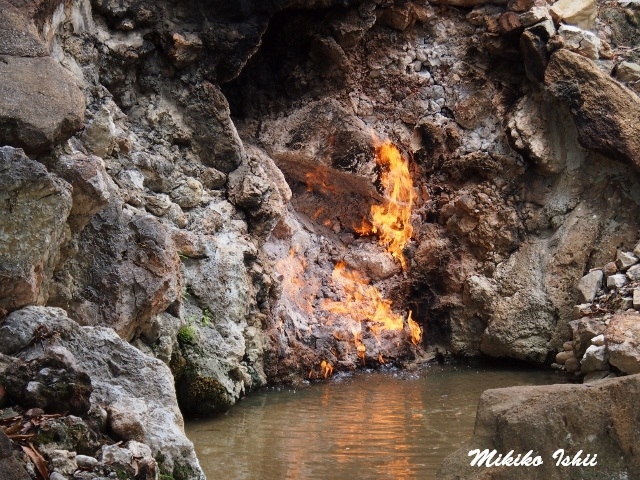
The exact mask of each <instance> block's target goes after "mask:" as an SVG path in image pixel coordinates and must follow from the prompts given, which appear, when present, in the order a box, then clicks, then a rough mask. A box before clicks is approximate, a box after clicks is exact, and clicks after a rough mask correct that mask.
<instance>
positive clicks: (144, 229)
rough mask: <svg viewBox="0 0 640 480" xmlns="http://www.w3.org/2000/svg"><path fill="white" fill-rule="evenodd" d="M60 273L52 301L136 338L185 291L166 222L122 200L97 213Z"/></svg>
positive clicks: (82, 317) (86, 319) (82, 319)
mask: <svg viewBox="0 0 640 480" xmlns="http://www.w3.org/2000/svg"><path fill="white" fill-rule="evenodd" d="M77 242H78V245H79V247H78V251H77V253H76V255H75V256H74V257H73V258H70V259H69V260H68V261H67V262H66V263H65V265H64V267H63V268H62V269H61V273H60V274H59V277H58V278H60V279H62V281H61V282H57V283H56V284H55V286H54V290H53V292H52V293H53V294H52V298H51V302H50V303H51V304H52V305H57V306H60V307H63V308H65V309H66V310H67V311H68V312H69V313H70V315H71V316H72V317H74V318H76V319H77V320H78V321H79V322H81V323H88V324H92V325H103V326H110V327H112V328H113V329H114V330H115V331H116V332H118V334H119V335H120V336H121V337H123V338H125V339H131V338H133V337H134V336H136V335H139V333H140V331H141V330H144V329H145V328H146V324H148V323H149V321H150V320H151V318H152V317H154V316H155V315H156V314H158V313H161V312H163V311H164V310H166V309H167V307H168V306H169V305H170V304H171V303H173V302H175V301H176V300H177V299H178V298H179V296H180V292H181V276H180V264H179V259H178V255H177V254H176V252H175V247H174V246H173V242H172V241H171V238H170V237H169V235H168V234H167V232H166V230H165V228H164V227H163V226H162V224H160V223H159V222H158V221H157V220H156V219H155V218H154V217H152V216H151V215H148V214H147V215H145V214H143V213H142V212H137V211H135V210H132V209H128V208H126V206H124V205H122V203H121V202H120V201H117V200H114V201H111V202H110V204H109V206H108V207H106V208H105V209H104V210H102V211H101V212H100V213H99V214H97V215H95V216H94V217H93V218H92V220H91V222H90V223H89V224H88V225H87V226H86V228H85V229H84V230H83V231H82V233H81V234H80V236H79V238H78V239H77Z"/></svg>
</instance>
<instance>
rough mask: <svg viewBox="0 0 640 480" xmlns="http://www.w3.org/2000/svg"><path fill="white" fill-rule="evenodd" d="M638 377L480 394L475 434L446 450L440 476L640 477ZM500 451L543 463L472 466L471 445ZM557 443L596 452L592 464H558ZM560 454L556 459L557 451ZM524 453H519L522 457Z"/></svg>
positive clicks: (468, 479)
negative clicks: (638, 474)
mask: <svg viewBox="0 0 640 480" xmlns="http://www.w3.org/2000/svg"><path fill="white" fill-rule="evenodd" d="M638 395H640V376H639V375H633V376H629V377H623V378H617V379H613V380H607V381H602V382H598V383H596V384H591V385H545V386H536V387H511V388H500V389H495V390H487V391H486V392H484V393H483V394H482V396H481V397H480V403H479V405H478V414H477V416H476V424H475V428H474V433H473V437H472V438H471V440H470V441H469V442H468V443H467V444H466V445H465V446H464V447H462V448H461V449H459V450H457V451H456V452H454V453H452V454H451V455H449V456H448V457H447V458H446V459H445V461H444V463H443V465H442V467H441V469H440V471H439V472H438V475H437V477H438V479H440V480H454V479H456V480H461V479H464V480H480V479H486V478H491V479H492V480H501V479H504V480H507V479H509V480H518V479H530V478H545V479H548V480H555V479H558V480H560V479H563V480H565V479H575V480H589V479H594V480H595V479H602V478H636V475H637V472H638V471H639V469H640V452H639V451H638V449H637V448H636V445H637V438H638V434H637V432H638V429H640V410H638V409H636V408H633V405H634V404H635V402H636V399H637V398H638ZM475 449H479V450H480V452H482V451H484V450H485V449H487V451H488V452H491V451H493V450H494V449H495V450H496V454H495V455H494V457H493V459H494V460H496V459H497V455H498V454H502V455H503V457H504V455H506V454H507V453H508V452H509V451H511V450H513V454H512V457H513V458H515V457H516V455H518V454H520V455H521V456H524V455H525V454H526V453H527V452H529V451H532V453H531V458H532V459H533V458H534V457H536V456H540V459H541V460H542V464H541V465H539V466H536V467H534V466H528V467H526V466H519V467H515V466H497V467H496V466H493V467H487V466H484V465H483V466H477V465H476V466H471V465H470V464H471V462H472V461H473V459H474V457H473V456H471V457H470V456H469V452H471V451H472V450H475ZM559 449H563V450H564V453H563V455H564V457H565V458H566V457H568V456H570V458H571V459H572V458H573V457H574V456H575V455H576V454H578V453H580V457H581V458H582V459H585V457H586V455H587V454H589V455H590V457H589V458H590V459H593V457H594V455H597V458H596V461H595V462H596V463H597V465H595V466H589V467H581V466H573V467H559V466H556V462H557V461H558V457H559V455H560V454H559V453H557V451H558V450H559ZM554 454H555V455H556V458H553V455H554ZM521 458H522V457H521Z"/></svg>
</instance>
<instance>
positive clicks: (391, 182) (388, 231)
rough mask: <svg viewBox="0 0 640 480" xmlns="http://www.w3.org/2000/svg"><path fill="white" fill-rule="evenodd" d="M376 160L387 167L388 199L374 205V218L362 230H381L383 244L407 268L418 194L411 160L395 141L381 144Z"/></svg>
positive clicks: (382, 179) (383, 181) (383, 180)
mask: <svg viewBox="0 0 640 480" xmlns="http://www.w3.org/2000/svg"><path fill="white" fill-rule="evenodd" d="M376 161H377V163H378V165H379V166H380V167H382V169H383V171H382V175H381V176H380V183H381V184H382V187H383V188H384V198H385V200H384V203H383V205H372V206H371V220H370V221H367V220H365V221H364V222H363V224H362V226H361V228H360V229H358V232H359V233H362V234H368V233H375V234H377V235H378V237H379V239H380V244H381V245H383V246H384V247H386V249H387V251H388V252H389V253H391V255H393V256H394V257H395V258H396V259H398V261H399V262H400V264H401V265H402V269H403V270H406V268H407V261H406V259H405V258H404V255H403V253H402V249H403V248H404V247H405V246H406V244H407V243H408V242H409V240H410V239H411V235H412V234H413V227H412V226H411V209H412V208H413V200H414V198H415V191H414V189H413V181H412V179H411V175H410V173H409V162H408V161H407V160H405V159H404V158H402V155H401V154H400V151H399V150H398V149H397V148H396V147H395V146H394V145H393V144H392V143H391V142H385V143H383V144H381V145H379V146H378V148H377V149H376Z"/></svg>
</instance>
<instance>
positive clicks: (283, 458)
mask: <svg viewBox="0 0 640 480" xmlns="http://www.w3.org/2000/svg"><path fill="white" fill-rule="evenodd" d="M565 381H566V380H565V377H564V376H563V375H561V374H559V373H555V372H550V371H540V370H522V369H508V368H496V367H466V366H465V367H460V366H450V365H432V366H429V367H425V368H424V369H422V370H420V371H418V372H412V373H409V372H403V371H397V370H395V371H394V370H386V371H375V372H368V373H357V374H351V375H344V376H336V377H334V378H333V379H331V380H330V381H327V382H326V383H315V384H311V385H309V386H306V387H305V388H296V389H294V388H290V387H284V388H282V387H281V388H277V387H276V388H275V389H273V388H271V389H267V390H263V391H260V392H256V393H252V394H251V395H249V396H248V397H246V398H245V399H243V400H242V401H240V402H239V403H238V404H237V405H235V406H234V407H233V408H232V409H231V410H230V411H229V412H227V413H226V414H224V415H220V416H218V417H215V418H209V419H206V420H205V419H203V420H190V421H188V422H187V424H186V432H187V436H188V437H189V438H190V439H191V440H192V441H193V442H194V444H195V447H196V452H197V454H198V458H199V459H200V463H201V465H202V468H203V469H204V471H205V473H206V475H207V478H208V479H209V480H212V479H225V480H233V479H237V480H240V479H242V480H245V479H261V480H269V479H353V480H355V479H421V480H423V479H435V474H436V472H437V471H438V469H439V467H440V464H441V463H442V461H443V459H444V457H446V456H447V455H448V454H449V453H451V452H453V451H454V450H456V449H458V448H459V447H460V446H462V445H463V444H464V443H465V442H466V441H467V440H468V439H469V438H470V436H471V434H472V432H473V424H474V420H475V413H476V407H477V404H478V399H479V397H480V394H481V393H482V392H483V391H484V390H486V389H488V388H498V387H508V386H513V385H539V384H551V383H564V382H565Z"/></svg>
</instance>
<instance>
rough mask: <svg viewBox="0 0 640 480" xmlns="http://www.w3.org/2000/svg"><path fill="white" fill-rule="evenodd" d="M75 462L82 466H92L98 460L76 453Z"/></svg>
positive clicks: (94, 465) (95, 464) (96, 463)
mask: <svg viewBox="0 0 640 480" xmlns="http://www.w3.org/2000/svg"><path fill="white" fill-rule="evenodd" d="M76 463H77V464H78V466H79V467H82V468H94V467H96V466H97V465H98V463H99V462H98V460H97V459H95V458H93V457H89V456H88V455H76Z"/></svg>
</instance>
